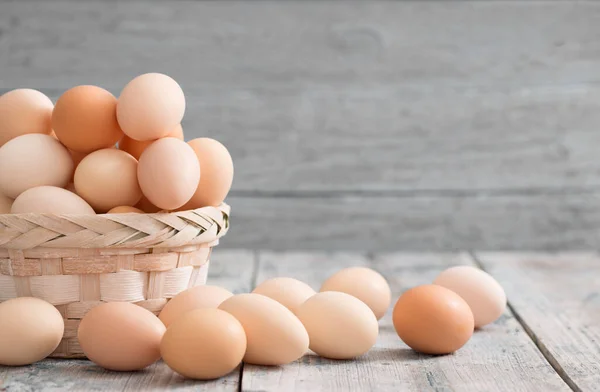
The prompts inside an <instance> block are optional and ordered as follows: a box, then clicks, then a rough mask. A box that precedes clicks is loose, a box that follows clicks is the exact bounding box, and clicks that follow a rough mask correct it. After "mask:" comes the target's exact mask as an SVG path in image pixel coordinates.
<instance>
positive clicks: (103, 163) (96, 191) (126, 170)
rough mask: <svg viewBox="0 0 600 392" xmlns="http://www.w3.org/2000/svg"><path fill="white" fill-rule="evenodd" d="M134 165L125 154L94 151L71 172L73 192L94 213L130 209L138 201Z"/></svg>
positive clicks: (117, 151) (137, 185)
mask: <svg viewBox="0 0 600 392" xmlns="http://www.w3.org/2000/svg"><path fill="white" fill-rule="evenodd" d="M137 169H138V162H137V161H136V159H135V158H134V157H132V156H131V155H129V154H128V153H126V152H125V151H121V150H116V149H113V148H106V149H104V150H98V151H95V152H93V153H91V154H89V155H88V156H86V157H85V158H83V160H82V161H81V163H79V165H78V166H77V170H75V177H74V181H73V182H74V183H75V189H76V190H77V194H78V195H79V196H81V197H82V198H83V199H84V200H85V201H87V202H88V203H89V204H90V205H91V206H92V207H93V208H94V209H95V210H96V211H97V212H101V213H104V212H107V211H109V210H110V209H111V208H114V207H118V206H132V205H135V204H136V203H137V202H139V201H140V199H141V198H142V191H141V189H140V186H139V184H138V178H137Z"/></svg>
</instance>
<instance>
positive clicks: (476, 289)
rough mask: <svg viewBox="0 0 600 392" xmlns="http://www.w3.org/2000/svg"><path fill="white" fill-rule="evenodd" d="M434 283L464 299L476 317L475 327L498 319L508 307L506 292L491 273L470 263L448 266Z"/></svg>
mask: <svg viewBox="0 0 600 392" xmlns="http://www.w3.org/2000/svg"><path fill="white" fill-rule="evenodd" d="M433 284H437V285H439V286H443V287H445V288H447V289H450V290H452V291H454V292H455V293H456V294H458V295H460V296H461V297H462V299H464V300H465V301H466V302H467V304H469V307H470V308H471V311H472V312H473V317H474V319H475V328H480V327H483V326H484V325H487V324H490V323H493V322H494V321H496V320H497V319H498V318H499V317H500V316H501V315H502V313H504V310H505V309H506V293H505V292H504V289H503V288H502V286H500V284H499V283H498V282H497V281H496V279H494V278H493V277H492V276H491V275H490V274H488V273H487V272H485V271H482V270H481V269H479V268H476V267H472V266H469V265H460V266H456V267H451V268H448V269H447V270H445V271H443V272H442V273H441V274H440V275H438V277H437V278H436V279H435V280H434V281H433Z"/></svg>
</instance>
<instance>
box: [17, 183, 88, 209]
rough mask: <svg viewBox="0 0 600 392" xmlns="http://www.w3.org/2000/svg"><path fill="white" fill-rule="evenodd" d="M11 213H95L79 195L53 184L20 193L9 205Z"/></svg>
mask: <svg viewBox="0 0 600 392" xmlns="http://www.w3.org/2000/svg"><path fill="white" fill-rule="evenodd" d="M10 211H11V213H12V214H25V213H30V212H35V213H40V214H41V213H45V214H57V215H60V214H74V215H95V214H96V213H95V212H94V209H93V208H92V207H91V206H90V205H89V204H88V203H86V201H85V200H83V199H82V198H81V197H79V196H77V195H76V194H74V193H72V192H69V191H68V190H66V189H63V188H58V187H55V186H38V187H35V188H31V189H28V190H26V191H25V192H23V193H21V194H20V195H19V197H17V198H16V199H15V201H14V202H13V205H12V207H11V210H10Z"/></svg>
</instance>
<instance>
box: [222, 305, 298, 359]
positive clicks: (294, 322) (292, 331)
mask: <svg viewBox="0 0 600 392" xmlns="http://www.w3.org/2000/svg"><path fill="white" fill-rule="evenodd" d="M219 309H221V310H224V311H226V312H228V313H230V314H231V315H233V316H234V317H235V318H236V319H238V321H239V322H240V323H241V324H242V326H243V327H244V331H245V332H246V338H247V340H248V347H247V349H246V354H245V355H244V362H246V363H251V364H253V365H267V366H269V365H284V364H286V363H290V362H293V361H295V360H297V359H298V358H300V357H302V355H304V353H306V351H307V350H308V343H309V342H308V333H307V332H306V329H305V328H304V326H303V325H302V323H301V322H300V320H298V318H297V317H296V316H294V314H293V313H292V312H290V311H289V309H287V308H286V307H285V306H283V305H282V304H280V303H279V302H277V301H275V300H272V299H271V298H269V297H265V296H264V295H260V294H238V295H234V296H233V297H231V298H228V299H226V300H225V301H224V302H223V303H222V304H221V305H220V306H219Z"/></svg>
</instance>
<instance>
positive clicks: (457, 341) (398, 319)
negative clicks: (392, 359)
mask: <svg viewBox="0 0 600 392" xmlns="http://www.w3.org/2000/svg"><path fill="white" fill-rule="evenodd" d="M393 322H394V328H395V329H396V332H397V333H398V336H399V337H400V339H402V341H404V343H406V345H408V346H409V347H410V348H412V349H413V350H415V351H418V352H421V353H424V354H436V355H439V354H450V353H453V352H454V351H456V350H458V349H459V348H461V347H462V346H464V345H465V343H467V341H468V340H469V339H470V338H471V335H473V329H474V321H473V313H472V312H471V309H470V308H469V305H468V304H467V303H466V302H465V301H464V300H463V299H462V298H461V297H460V296H459V295H458V294H456V293H455V292H453V291H450V290H448V289H447V288H445V287H442V286H438V285H422V286H417V287H414V288H412V289H410V290H407V291H406V292H404V294H402V295H401V296H400V298H399V299H398V301H397V302H396V305H395V306H394V310H393Z"/></svg>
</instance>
